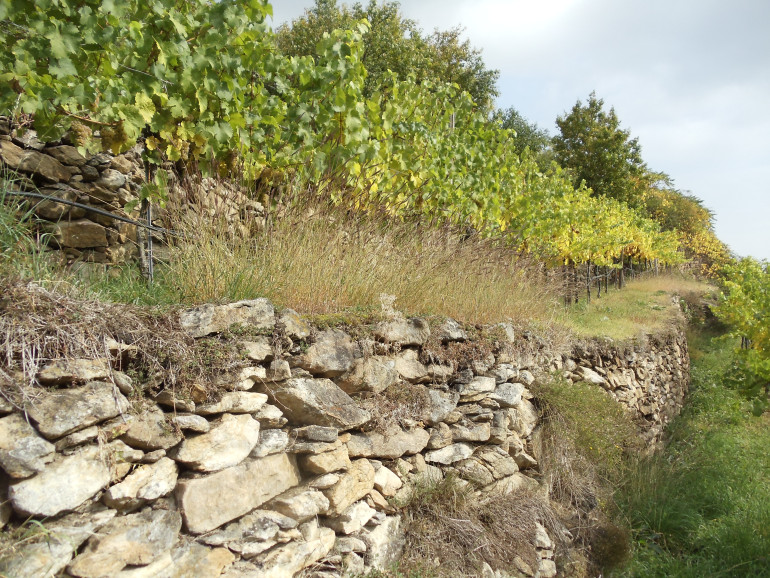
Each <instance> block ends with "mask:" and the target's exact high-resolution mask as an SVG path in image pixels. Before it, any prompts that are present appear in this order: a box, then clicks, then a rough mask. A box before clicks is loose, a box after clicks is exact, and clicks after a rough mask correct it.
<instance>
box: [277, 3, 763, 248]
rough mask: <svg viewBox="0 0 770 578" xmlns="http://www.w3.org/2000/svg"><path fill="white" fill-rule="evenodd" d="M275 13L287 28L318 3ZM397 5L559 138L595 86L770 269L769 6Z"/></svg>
mask: <svg viewBox="0 0 770 578" xmlns="http://www.w3.org/2000/svg"><path fill="white" fill-rule="evenodd" d="M367 1H368V0H367ZM341 3H342V2H341ZM348 3H350V2H348ZM364 3H366V2H364ZM272 4H273V11H274V23H275V25H278V24H280V23H282V22H285V21H288V20H291V19H293V18H296V17H298V16H300V15H301V14H302V13H303V12H304V10H305V9H306V8H309V7H311V6H313V4H314V2H313V0H273V2H272ZM401 7H402V12H403V14H404V15H405V16H406V17H408V18H412V19H414V20H416V21H417V22H418V24H419V25H420V27H421V28H422V29H423V30H425V31H426V32H430V31H432V30H433V29H434V28H440V29H447V28H451V27H453V26H456V25H461V26H464V27H465V29H466V32H465V33H466V35H467V37H468V38H469V39H470V41H471V44H473V45H474V46H475V47H477V48H481V49H482V50H483V57H484V61H485V62H486V64H487V66H488V67H489V68H496V69H498V70H500V80H499V82H498V88H499V91H500V97H499V98H498V101H497V105H498V106H499V107H501V108H507V107H509V106H513V107H515V108H516V109H517V110H518V111H519V112H520V113H521V114H523V115H524V116H525V117H526V118H528V119H529V120H530V121H533V122H536V123H537V124H538V125H539V126H540V127H541V128H545V129H547V130H548V131H549V132H550V133H551V134H553V133H554V132H555V131H556V125H555V120H556V117H557V116H559V115H562V114H564V113H565V112H566V111H569V110H570V109H571V108H572V106H573V105H574V104H575V102H577V101H578V100H581V101H585V100H586V99H587V97H588V95H589V94H590V93H591V91H592V90H595V91H596V94H597V96H598V97H599V98H602V99H604V102H605V104H606V105H607V106H612V107H614V108H615V111H616V112H617V114H618V117H619V119H620V121H621V123H622V126H623V127H624V128H626V129H629V130H630V131H631V134H632V136H635V137H638V138H639V142H640V144H641V145H642V155H643V157H644V159H645V161H646V162H647V164H648V165H649V166H650V168H652V169H653V170H657V171H663V172H666V173H668V174H669V175H670V176H671V177H672V178H673V179H674V180H675V184H676V186H677V188H679V189H680V190H685V191H689V192H691V193H692V194H694V195H696V196H697V197H699V198H701V199H703V201H704V204H705V205H706V206H707V207H708V208H710V209H711V210H712V211H713V212H714V213H715V215H716V231H717V235H718V236H719V238H720V239H722V240H723V241H724V242H725V243H727V244H728V245H729V247H730V248H731V249H732V250H733V251H734V252H735V253H737V254H739V255H743V256H745V255H751V256H754V257H757V258H761V259H770V158H769V157H770V112H769V111H770V32H768V26H769V25H770V1H768V0H729V1H728V0H401Z"/></svg>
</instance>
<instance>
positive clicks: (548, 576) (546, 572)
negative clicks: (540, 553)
mask: <svg viewBox="0 0 770 578" xmlns="http://www.w3.org/2000/svg"><path fill="white" fill-rule="evenodd" d="M537 573H538V576H540V578H555V577H556V576H558V572H557V570H556V562H554V561H553V560H548V559H547V558H544V559H542V560H540V567H539V568H538V572H537Z"/></svg>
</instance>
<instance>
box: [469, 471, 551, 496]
mask: <svg viewBox="0 0 770 578" xmlns="http://www.w3.org/2000/svg"><path fill="white" fill-rule="evenodd" d="M539 487H540V484H538V483H537V481H536V480H533V479H532V478H530V477H527V476H525V475H524V474H522V473H521V472H517V473H515V474H513V475H511V476H508V477H507V478H502V479H500V480H497V481H496V482H494V483H492V484H490V485H488V486H486V487H485V488H483V489H482V491H483V492H499V493H501V494H512V493H514V492H517V491H519V490H528V491H531V492H534V491H536V490H537V489H538V488H539Z"/></svg>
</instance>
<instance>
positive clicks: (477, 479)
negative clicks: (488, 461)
mask: <svg viewBox="0 0 770 578" xmlns="http://www.w3.org/2000/svg"><path fill="white" fill-rule="evenodd" d="M454 468H455V471H457V473H458V474H459V475H460V477H461V478H462V479H464V480H468V481H469V482H471V483H473V484H474V485H475V486H476V487H479V488H481V487H485V486H488V485H489V484H492V483H494V481H495V477H494V476H493V475H492V472H491V471H489V468H487V467H486V465H485V464H483V463H482V462H481V461H480V460H478V459H474V458H473V457H470V458H468V459H467V460H462V461H460V462H457V463H455V464H454Z"/></svg>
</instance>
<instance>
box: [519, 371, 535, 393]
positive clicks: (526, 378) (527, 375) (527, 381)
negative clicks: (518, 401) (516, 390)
mask: <svg viewBox="0 0 770 578" xmlns="http://www.w3.org/2000/svg"><path fill="white" fill-rule="evenodd" d="M519 379H520V380H521V382H522V383H523V384H524V385H526V386H530V385H532V384H533V383H535V376H534V375H532V372H531V371H528V370H526V369H522V370H521V371H520V372H519ZM527 393H528V392H526V391H525V392H524V394H523V397H527V395H526V394H527ZM527 399H529V398H527Z"/></svg>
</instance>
